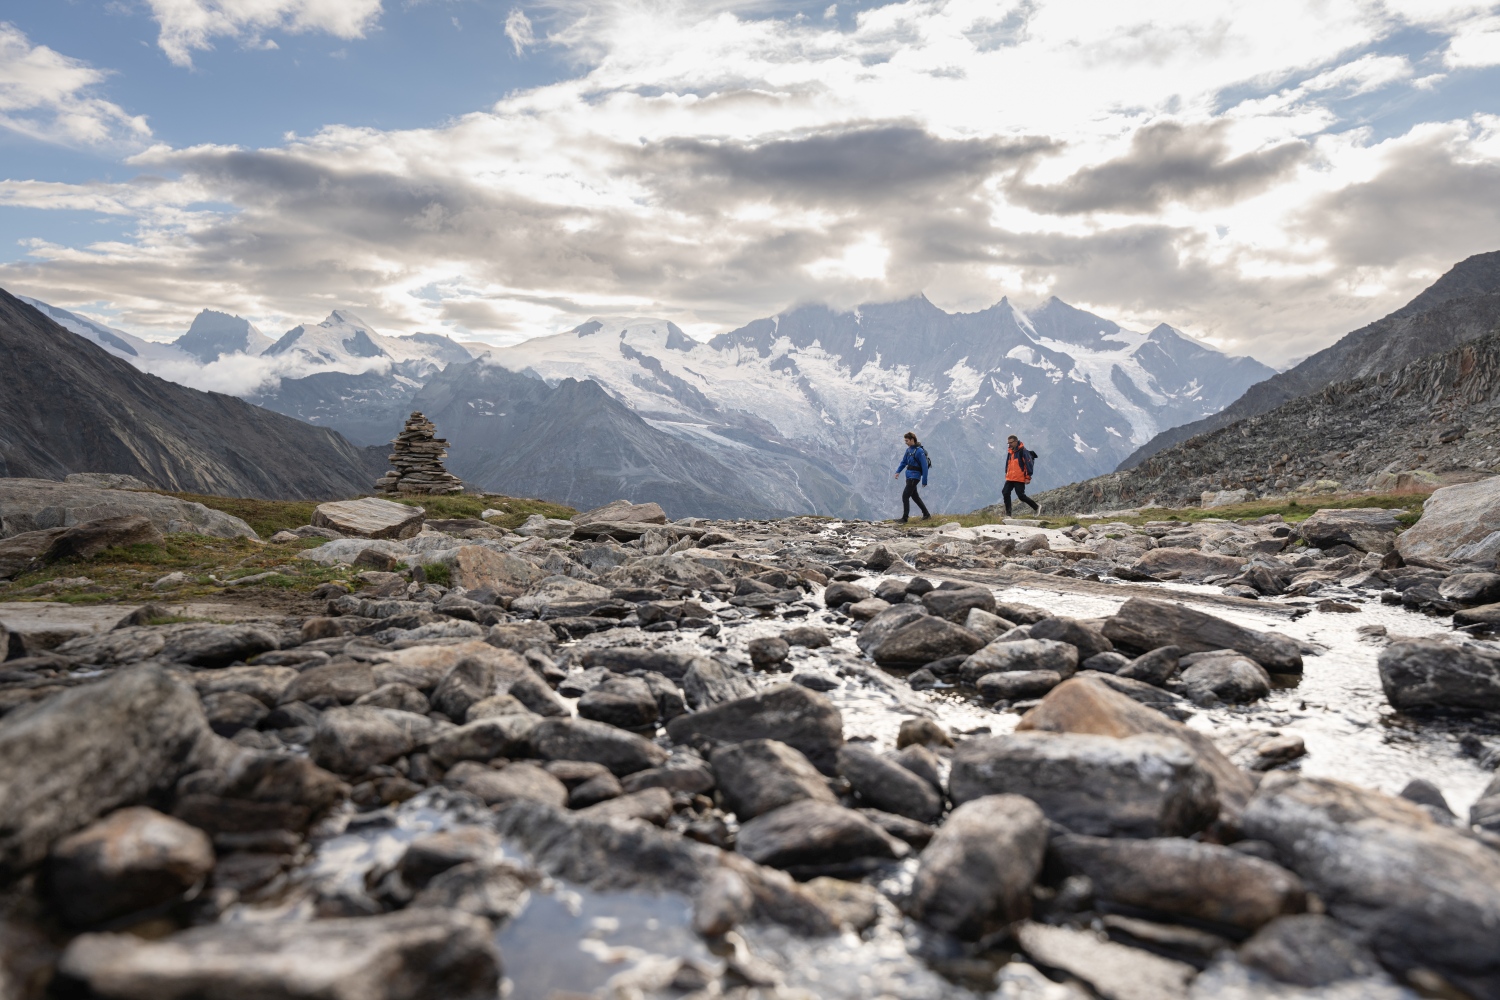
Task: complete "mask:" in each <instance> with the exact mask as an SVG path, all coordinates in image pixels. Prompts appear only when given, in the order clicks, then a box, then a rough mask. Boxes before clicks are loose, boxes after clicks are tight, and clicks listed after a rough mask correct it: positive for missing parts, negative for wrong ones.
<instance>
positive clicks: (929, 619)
mask: <svg viewBox="0 0 1500 1000" xmlns="http://www.w3.org/2000/svg"><path fill="white" fill-rule="evenodd" d="M933 593H938V591H933ZM983 645H984V640H983V639H981V638H980V637H979V636H977V635H975V634H974V633H973V632H970V631H969V630H968V629H966V628H964V627H963V626H962V625H955V624H954V623H953V622H951V621H948V620H947V619H944V618H938V617H935V616H933V615H922V616H921V617H919V618H917V619H915V620H913V621H911V622H909V623H908V624H906V625H903V626H902V627H901V628H899V629H897V630H896V631H894V632H892V633H890V634H889V635H887V636H886V637H885V638H884V639H882V640H881V642H880V644H879V645H878V646H876V647H875V648H874V649H873V650H872V651H871V655H872V656H873V657H874V659H875V662H876V663H879V664H880V665H881V666H888V665H889V666H896V665H902V666H907V665H910V666H920V665H921V664H924V663H931V662H932V661H933V660H941V659H943V658H944V657H948V656H964V655H968V654H969V653H973V652H974V651H975V650H977V649H979V648H980V647H982V646H983Z"/></svg>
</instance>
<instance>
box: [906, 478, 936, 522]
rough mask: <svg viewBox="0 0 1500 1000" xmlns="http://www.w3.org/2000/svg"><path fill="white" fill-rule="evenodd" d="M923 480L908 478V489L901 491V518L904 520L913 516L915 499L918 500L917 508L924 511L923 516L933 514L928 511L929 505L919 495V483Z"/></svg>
mask: <svg viewBox="0 0 1500 1000" xmlns="http://www.w3.org/2000/svg"><path fill="white" fill-rule="evenodd" d="M921 481H922V480H920V479H908V480H907V481H906V489H905V490H903V491H902V493H901V520H903V521H905V520H906V519H907V518H909V517H911V502H912V501H913V500H915V501H916V502H917V509H919V510H920V511H921V512H922V516H923V517H931V516H932V515H931V514H929V513H928V512H927V505H926V504H925V503H923V502H922V498H921V497H920V496H918V495H917V484H918V483H920V482H921Z"/></svg>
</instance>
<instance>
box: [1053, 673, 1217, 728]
mask: <svg viewBox="0 0 1500 1000" xmlns="http://www.w3.org/2000/svg"><path fill="white" fill-rule="evenodd" d="M1075 676H1076V677H1083V678H1088V679H1089V680H1092V681H1094V682H1096V683H1098V684H1102V685H1104V686H1105V687H1107V688H1109V689H1110V690H1111V691H1117V692H1119V693H1120V694H1123V695H1124V696H1125V697H1127V698H1129V699H1130V700H1131V701H1134V702H1139V703H1140V704H1142V705H1145V706H1146V707H1148V708H1153V709H1155V710H1156V711H1158V712H1160V713H1162V714H1163V715H1165V716H1166V717H1167V718H1169V719H1176V720H1177V721H1178V722H1182V721H1184V720H1185V719H1189V718H1192V715H1193V710H1192V709H1191V708H1189V707H1188V703H1187V702H1186V701H1185V700H1183V699H1182V698H1181V697H1179V696H1177V695H1175V694H1173V693H1172V692H1170V691H1165V690H1163V689H1162V688H1159V687H1157V686H1156V685H1154V684H1147V683H1146V682H1145V681H1134V680H1131V679H1130V678H1129V677H1121V676H1119V675H1117V674H1100V673H1095V672H1093V671H1079V672H1078V673H1077V674H1076V675H1075Z"/></svg>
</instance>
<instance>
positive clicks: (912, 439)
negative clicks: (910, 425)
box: [903, 431, 922, 448]
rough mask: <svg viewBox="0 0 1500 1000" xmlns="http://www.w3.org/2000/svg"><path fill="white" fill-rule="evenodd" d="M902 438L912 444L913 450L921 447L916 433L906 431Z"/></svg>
mask: <svg viewBox="0 0 1500 1000" xmlns="http://www.w3.org/2000/svg"><path fill="white" fill-rule="evenodd" d="M903 436H904V437H905V438H906V439H907V440H908V441H910V442H911V443H912V447H914V448H920V447H922V442H920V441H918V440H917V432H916V431H907V432H906V433H905V434H904V435H903Z"/></svg>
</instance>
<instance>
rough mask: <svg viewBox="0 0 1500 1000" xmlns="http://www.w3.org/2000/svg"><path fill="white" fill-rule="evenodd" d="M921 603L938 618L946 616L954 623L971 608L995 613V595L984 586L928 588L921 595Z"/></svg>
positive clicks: (966, 615) (960, 620)
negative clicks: (951, 588) (958, 588)
mask: <svg viewBox="0 0 1500 1000" xmlns="http://www.w3.org/2000/svg"><path fill="white" fill-rule="evenodd" d="M922 604H923V606H925V607H926V608H927V610H928V611H930V612H931V613H932V614H934V615H937V616H938V617H939V618H946V619H948V620H949V621H951V622H953V623H954V624H958V623H959V622H962V621H963V620H964V619H965V618H967V617H968V616H969V610H970V609H971V608H978V609H980V610H981V611H988V612H989V613H990V614H995V595H994V594H992V593H990V591H989V589H988V588H986V587H972V588H965V589H963V590H929V591H928V592H927V593H925V594H923V595H922Z"/></svg>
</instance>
